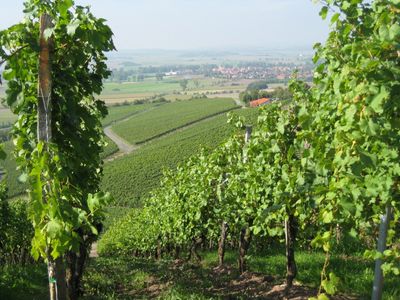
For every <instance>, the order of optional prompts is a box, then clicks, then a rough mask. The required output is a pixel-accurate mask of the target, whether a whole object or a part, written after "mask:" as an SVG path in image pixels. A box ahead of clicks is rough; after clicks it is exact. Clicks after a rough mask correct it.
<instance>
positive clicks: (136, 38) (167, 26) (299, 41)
mask: <svg viewBox="0 0 400 300" xmlns="http://www.w3.org/2000/svg"><path fill="white" fill-rule="evenodd" d="M75 2H76V4H80V5H82V4H83V5H91V7H92V10H93V12H94V13H95V15H96V16H98V17H104V18H105V19H107V20H108V24H109V25H110V26H111V28H112V30H113V32H114V35H115V37H114V40H115V44H116V46H117V48H118V49H230V48H255V47H256V48H267V49H279V48H288V47H307V48H309V47H310V48H311V46H312V45H313V44H314V43H315V42H322V41H324V39H325V37H326V36H327V32H328V21H322V20H321V19H320V17H319V15H318V12H319V9H320V6H319V5H316V4H313V3H312V1H311V0H91V1H90V0H76V1H75ZM22 3H23V0H0V29H4V28H6V27H7V26H9V25H12V24H14V23H16V22H18V21H19V20H20V19H21V18H22V12H21V11H22Z"/></svg>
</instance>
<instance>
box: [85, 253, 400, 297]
mask: <svg viewBox="0 0 400 300" xmlns="http://www.w3.org/2000/svg"><path fill="white" fill-rule="evenodd" d="M201 256H202V257H203V261H202V262H201V264H200V265H199V264H192V263H184V262H182V261H179V262H177V261H173V260H169V259H168V258H167V259H164V260H160V261H155V260H152V259H137V258H132V257H100V258H97V259H94V260H91V261H90V263H89V266H88V268H87V272H86V274H85V276H84V282H85V291H86V292H87V294H86V296H85V297H84V298H83V299H137V298H144V299H155V298H157V299H221V298H222V299H248V298H251V297H254V296H255V295H262V294H263V293H265V292H267V291H268V290H270V289H271V288H272V287H273V286H275V285H279V284H282V283H283V282H284V277H285V270H286V269H285V257H284V250H283V249H279V247H278V248H273V249H272V250H269V251H265V252H258V253H255V252H252V253H251V255H250V257H249V268H250V272H251V273H250V275H248V276H250V277H251V276H254V278H263V277H264V276H269V277H270V279H269V280H270V283H269V284H268V283H267V284H265V283H262V284H256V285H254V284H253V283H252V282H251V281H249V280H248V281H246V280H245V279H243V278H242V277H240V276H239V273H238V271H237V269H236V261H237V253H236V251H233V250H229V251H227V253H226V265H227V267H226V270H227V271H223V272H219V273H216V272H215V269H214V268H215V267H216V266H217V261H218V260H217V254H216V251H213V252H209V251H206V252H202V253H201ZM296 260H297V265H298V277H297V282H298V283H299V284H300V285H301V286H303V287H304V290H306V291H308V294H310V293H311V294H315V293H316V292H317V290H318V287H319V281H320V270H321V267H322V265H323V262H324V254H323V253H320V252H314V251H305V250H299V251H297V252H296ZM330 270H333V271H334V272H335V274H336V275H338V276H339V277H340V280H341V281H340V285H339V294H344V295H348V296H352V297H353V299H354V298H356V299H370V294H371V290H372V279H373V278H372V276H373V271H372V270H373V263H371V262H368V261H365V260H364V259H363V258H361V257H358V256H351V257H343V256H340V255H336V256H335V255H334V256H333V257H332V259H331V263H330ZM239 283H240V284H239ZM399 297H400V285H399V279H398V278H394V277H387V278H386V279H385V287H384V295H383V299H385V300H396V299H399ZM267 299H274V298H273V297H272V298H271V297H269V298H267ZM333 299H335V297H333Z"/></svg>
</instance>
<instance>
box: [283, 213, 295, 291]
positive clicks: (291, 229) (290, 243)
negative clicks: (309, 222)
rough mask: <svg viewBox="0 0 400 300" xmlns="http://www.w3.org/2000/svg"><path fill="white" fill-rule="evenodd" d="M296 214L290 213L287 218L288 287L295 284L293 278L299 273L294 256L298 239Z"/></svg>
mask: <svg viewBox="0 0 400 300" xmlns="http://www.w3.org/2000/svg"><path fill="white" fill-rule="evenodd" d="M295 222H296V220H295V216H294V215H293V214H291V213H289V215H288V217H287V219H286V220H285V244H286V287H287V288H291V287H292V286H293V280H294V278H295V277H296V275H297V266H296V261H295V258H294V242H295V239H296V225H295Z"/></svg>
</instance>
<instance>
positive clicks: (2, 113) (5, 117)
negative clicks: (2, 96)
mask: <svg viewBox="0 0 400 300" xmlns="http://www.w3.org/2000/svg"><path fill="white" fill-rule="evenodd" d="M16 119H17V116H16V115H14V114H13V113H12V112H11V111H10V110H9V109H7V108H1V109H0V128H4V127H10V126H11V124H12V123H14V121H15V120H16Z"/></svg>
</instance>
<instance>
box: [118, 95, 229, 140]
mask: <svg viewBox="0 0 400 300" xmlns="http://www.w3.org/2000/svg"><path fill="white" fill-rule="evenodd" d="M235 107H236V104H235V103H234V101H233V100H232V99H198V100H189V101H182V102H174V103H169V104H165V105H163V106H162V107H160V108H157V109H154V110H152V111H151V112H147V113H144V114H141V115H139V116H137V117H135V118H132V119H130V120H127V121H126V122H121V123H119V124H116V125H115V126H113V131H114V132H115V133H116V134H118V135H119V136H121V137H122V138H124V139H125V140H126V141H128V142H130V143H132V144H139V143H143V142H146V141H148V140H151V139H153V138H155V137H157V136H160V135H162V134H164V133H167V132H170V131H172V130H175V129H177V128H180V127H182V126H185V125H188V124H190V123H192V122H194V121H197V120H201V119H203V118H205V117H208V116H211V115H214V114H216V113H220V112H223V111H228V110H230V109H233V108H235Z"/></svg>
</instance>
